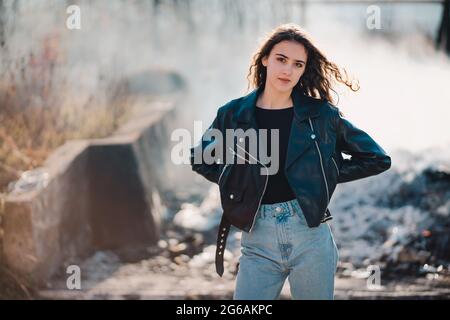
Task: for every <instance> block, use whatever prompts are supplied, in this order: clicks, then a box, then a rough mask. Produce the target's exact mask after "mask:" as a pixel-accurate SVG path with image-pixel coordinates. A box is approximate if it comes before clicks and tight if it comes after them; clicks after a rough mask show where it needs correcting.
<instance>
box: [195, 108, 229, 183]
mask: <svg viewBox="0 0 450 320" xmlns="http://www.w3.org/2000/svg"><path fill="white" fill-rule="evenodd" d="M211 129H218V130H220V126H219V110H218V111H217V114H216V117H215V119H214V121H213V122H212V124H211V125H210V126H209V128H208V129H206V131H205V133H204V134H203V136H202V138H201V140H200V142H199V143H198V144H197V145H196V146H194V147H192V148H191V149H190V151H191V156H190V159H191V166H192V170H193V171H195V172H197V173H198V174H200V175H202V176H203V177H205V178H206V179H208V180H209V181H211V182H214V183H218V181H219V177H220V173H221V172H222V167H223V164H222V163H220V164H218V163H215V162H213V163H211V164H207V163H205V161H204V159H203V151H204V150H205V148H206V147H212V144H213V143H215V142H216V141H215V140H214V139H211V140H208V139H205V135H207V133H208V131H210V130H211ZM196 152H198V153H199V154H200V155H201V156H200V157H198V159H197V160H198V161H194V160H196V159H195V156H194V155H195V153H196Z"/></svg>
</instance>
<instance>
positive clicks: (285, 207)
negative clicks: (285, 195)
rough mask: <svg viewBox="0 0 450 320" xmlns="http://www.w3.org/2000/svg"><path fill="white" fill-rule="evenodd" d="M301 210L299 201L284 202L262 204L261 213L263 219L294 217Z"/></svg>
mask: <svg viewBox="0 0 450 320" xmlns="http://www.w3.org/2000/svg"><path fill="white" fill-rule="evenodd" d="M299 209H300V205H299V203H298V201H297V199H292V200H288V201H284V202H278V203H270V204H262V205H261V207H260V209H259V211H260V214H261V217H262V218H266V217H268V218H270V217H277V216H280V215H283V216H293V215H294V214H295V213H296V212H297V211H298V210H299Z"/></svg>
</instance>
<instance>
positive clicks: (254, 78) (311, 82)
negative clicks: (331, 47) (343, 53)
mask: <svg viewBox="0 0 450 320" xmlns="http://www.w3.org/2000/svg"><path fill="white" fill-rule="evenodd" d="M284 40H288V41H296V42H298V43H300V44H302V45H303V46H304V47H305V49H306V53H307V56H308V60H307V62H306V69H305V72H304V73H303V75H302V77H301V78H300V80H299V81H298V83H297V84H296V85H295V87H294V88H293V89H292V90H299V91H300V92H301V93H302V94H305V95H307V96H310V97H313V98H320V99H323V100H326V101H328V102H330V103H333V99H332V97H331V94H330V91H333V92H335V93H336V91H335V90H334V89H333V88H332V86H333V84H334V83H336V82H339V83H342V84H344V85H345V86H347V87H348V88H350V90H352V91H358V90H359V83H358V82H357V81H356V83H355V82H354V81H353V80H351V79H349V76H348V74H347V71H346V70H345V69H344V68H342V69H341V68H339V67H338V66H337V65H336V64H335V63H333V62H331V61H329V60H328V59H327V58H326V57H325V55H324V54H323V53H322V52H321V51H320V50H319V49H318V48H317V47H316V46H315V45H314V44H313V41H312V38H311V36H310V35H309V34H308V33H307V32H306V31H305V30H304V29H302V28H301V27H300V26H298V25H296V24H294V23H288V24H282V25H280V26H278V27H276V28H275V29H273V30H272V31H271V32H270V33H269V35H268V36H267V38H266V39H265V40H264V41H263V44H262V45H261V46H260V48H259V49H258V50H257V51H256V53H255V54H254V55H253V59H252V64H251V65H250V68H249V73H248V76H247V79H248V82H249V84H248V87H247V90H249V89H250V88H251V87H253V88H255V87H264V86H265V83H266V75H267V70H266V67H265V66H264V65H263V64H262V59H263V58H264V57H266V56H267V57H268V56H269V54H270V52H271V51H272V48H273V47H274V46H275V45H276V44H277V43H279V42H281V41H284ZM354 85H355V87H354Z"/></svg>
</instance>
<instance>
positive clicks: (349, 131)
mask: <svg viewBox="0 0 450 320" xmlns="http://www.w3.org/2000/svg"><path fill="white" fill-rule="evenodd" d="M336 118H337V123H336V133H337V148H338V150H340V151H341V152H343V153H345V154H348V155H351V158H350V159H343V162H342V165H341V167H340V168H339V177H338V183H343V182H349V181H353V180H357V179H361V178H365V177H369V176H373V175H376V174H379V173H381V172H383V171H386V170H388V169H389V168H390V167H391V158H390V157H389V156H388V155H387V154H386V152H385V151H384V150H383V148H381V147H380V146H379V145H378V144H377V143H376V142H375V141H374V140H373V139H372V138H371V137H370V136H369V135H368V134H367V133H366V132H364V131H363V130H361V129H359V128H357V127H355V126H354V125H353V124H352V123H351V122H350V121H348V120H347V119H345V118H344V117H343V116H342V115H341V113H340V112H339V111H338V116H337V117H336Z"/></svg>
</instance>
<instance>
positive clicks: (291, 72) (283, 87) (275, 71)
mask: <svg viewBox="0 0 450 320" xmlns="http://www.w3.org/2000/svg"><path fill="white" fill-rule="evenodd" d="M306 60H307V53H306V49H305V47H304V46H303V45H302V44H300V43H298V42H296V41H287V40H285V41H281V42H279V43H277V44H276V45H275V46H274V47H273V48H272V51H271V52H270V54H269V56H268V57H267V56H266V57H264V58H263V59H262V61H261V62H262V64H263V65H264V66H265V67H266V68H267V79H266V85H267V84H269V85H271V86H272V87H274V88H275V89H276V90H278V91H281V92H286V91H290V90H292V88H294V86H295V85H296V84H297V82H298V80H299V79H300V77H301V76H302V75H303V73H304V72H305V67H306V62H307V61H306ZM285 80H286V81H285Z"/></svg>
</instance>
